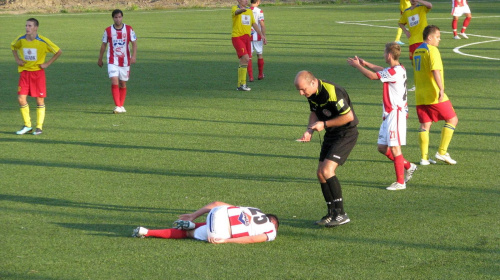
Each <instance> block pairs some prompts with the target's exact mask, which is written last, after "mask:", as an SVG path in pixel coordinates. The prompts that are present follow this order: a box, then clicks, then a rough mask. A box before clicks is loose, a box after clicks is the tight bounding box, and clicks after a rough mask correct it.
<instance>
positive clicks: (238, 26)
mask: <svg viewBox="0 0 500 280" xmlns="http://www.w3.org/2000/svg"><path fill="white" fill-rule="evenodd" d="M238 9H240V6H239V5H238V6H233V8H232V9H231V14H232V16H233V32H232V33H231V37H240V36H243V35H248V36H250V33H251V32H252V25H253V24H254V23H255V18H254V16H253V12H252V10H251V9H250V8H247V10H246V11H245V12H243V13H241V14H239V15H236V11H237V10H238Z"/></svg>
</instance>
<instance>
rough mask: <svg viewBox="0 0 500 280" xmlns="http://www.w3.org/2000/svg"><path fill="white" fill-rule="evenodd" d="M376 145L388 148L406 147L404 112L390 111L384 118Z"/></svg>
mask: <svg viewBox="0 0 500 280" xmlns="http://www.w3.org/2000/svg"><path fill="white" fill-rule="evenodd" d="M377 144H379V145H386V146H389V147H395V146H404V145H406V112H405V111H404V110H403V111H400V110H392V112H390V113H389V115H387V116H386V117H385V120H384V121H383V122H382V125H381V126H380V130H379V132H378V141H377Z"/></svg>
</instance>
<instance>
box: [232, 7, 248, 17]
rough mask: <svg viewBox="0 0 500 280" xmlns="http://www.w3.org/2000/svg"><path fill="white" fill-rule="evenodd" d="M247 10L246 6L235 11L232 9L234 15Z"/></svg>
mask: <svg viewBox="0 0 500 280" xmlns="http://www.w3.org/2000/svg"><path fill="white" fill-rule="evenodd" d="M246 11H247V8H241V9H237V10H236V11H234V15H235V16H237V15H239V14H241V13H244V12H246Z"/></svg>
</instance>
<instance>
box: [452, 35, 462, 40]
mask: <svg viewBox="0 0 500 280" xmlns="http://www.w3.org/2000/svg"><path fill="white" fill-rule="evenodd" d="M453 39H455V40H460V39H462V38H460V36H458V35H457V36H455V37H453Z"/></svg>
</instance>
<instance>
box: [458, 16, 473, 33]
mask: <svg viewBox="0 0 500 280" xmlns="http://www.w3.org/2000/svg"><path fill="white" fill-rule="evenodd" d="M470 19H471V18H470V17H466V18H465V19H464V25H463V27H462V31H460V32H462V33H465V29H466V28H467V26H469V23H470Z"/></svg>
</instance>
